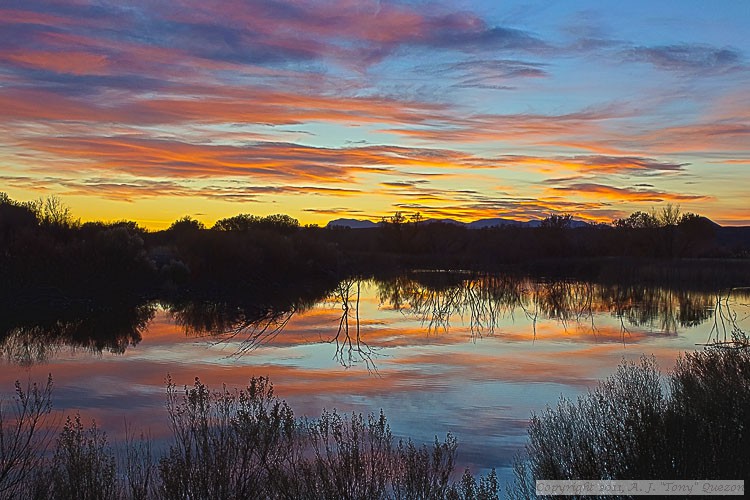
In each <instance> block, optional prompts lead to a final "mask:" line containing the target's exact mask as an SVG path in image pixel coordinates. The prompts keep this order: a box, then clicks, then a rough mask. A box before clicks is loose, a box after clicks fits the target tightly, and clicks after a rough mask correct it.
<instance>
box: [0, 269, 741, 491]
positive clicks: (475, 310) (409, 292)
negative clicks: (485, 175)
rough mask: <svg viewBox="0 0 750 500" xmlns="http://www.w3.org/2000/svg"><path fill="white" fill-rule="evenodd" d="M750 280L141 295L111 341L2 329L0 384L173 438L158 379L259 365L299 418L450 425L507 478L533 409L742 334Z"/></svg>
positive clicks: (441, 278)
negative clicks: (195, 298) (38, 390)
mask: <svg viewBox="0 0 750 500" xmlns="http://www.w3.org/2000/svg"><path fill="white" fill-rule="evenodd" d="M747 292H748V291H747V290H733V291H729V290H713V291H701V292H696V291H676V290H671V289H669V288H666V287H646V286H633V285H629V286H616V285H601V284H591V283H580V282H572V281H558V282H545V281H538V280H517V279H510V278H505V277H500V276H489V277H481V278H476V277H469V276H468V275H445V274H438V273H432V274H431V273H423V274H415V275H412V276H410V277H402V278H398V279H395V280H387V281H375V280H349V281H346V282H343V283H342V284H340V285H339V287H338V288H337V289H335V290H333V291H331V292H330V294H328V296H326V297H323V298H321V299H320V300H319V301H317V302H315V303H308V304H295V305H294V307H291V308H287V309H289V310H274V311H271V310H266V311H254V312H253V313H252V314H249V313H248V311H247V310H243V309H242V308H241V307H238V306H232V305H227V304H211V303H201V304H187V305H185V304H183V305H180V306H175V305H167V304H146V305H142V306H141V307H140V309H138V310H137V311H135V312H134V311H129V312H128V313H127V314H125V315H124V318H123V317H121V316H123V315H117V316H118V317H117V318H116V320H115V319H113V320H112V321H113V322H114V321H124V322H126V323H128V324H127V325H125V326H124V327H122V328H121V329H119V330H117V331H118V332H119V333H118V335H120V338H118V339H116V340H106V338H105V339H102V338H98V337H97V332H104V331H105V330H107V328H106V327H105V326H102V325H101V324H97V323H96V322H93V326H92V324H86V325H87V326H86V327H87V328H88V330H87V331H86V332H85V333H81V332H79V331H78V329H80V328H81V324H80V322H79V323H75V321H72V323H73V326H69V325H68V326H65V327H59V325H58V326H57V327H55V328H58V330H57V331H56V333H55V335H54V336H52V338H48V339H47V340H45V341H44V342H41V343H40V342H38V339H39V338H42V337H43V330H44V328H43V327H36V329H34V327H29V326H24V327H19V326H17V327H15V328H10V329H8V330H7V331H6V332H5V336H4V341H3V344H2V353H3V361H2V365H0V387H1V388H2V394H4V395H8V396H9V395H10V392H11V390H12V385H13V382H14V380H16V379H20V380H22V381H25V380H27V379H31V380H36V381H42V380H44V378H45V377H46V376H47V374H52V377H53V379H54V386H55V388H54V401H53V402H54V405H55V408H56V409H58V410H60V412H61V413H64V414H71V413H74V412H75V411H79V412H80V413H81V415H82V416H83V417H84V420H90V419H92V418H93V419H95V420H96V422H97V425H98V426H99V427H101V428H103V429H105V430H106V431H107V432H108V435H109V437H110V440H111V441H114V442H117V441H118V440H120V439H122V438H123V436H124V433H125V427H126V424H127V426H129V427H131V428H132V429H136V430H141V429H142V430H144V431H147V432H148V433H150V435H151V436H152V437H153V438H156V439H161V438H164V437H166V436H167V435H168V432H169V431H168V429H167V428H166V411H165V408H164V401H165V397H164V396H165V379H166V377H167V376H170V377H171V378H172V379H173V380H174V381H175V383H177V384H178V385H184V384H187V385H190V384H192V383H193V381H194V379H195V378H196V377H200V379H201V380H202V381H203V382H205V383H207V384H208V385H210V386H212V387H215V388H219V387H220V386H221V384H225V385H226V386H228V387H239V386H243V385H244V384H246V383H247V381H248V380H249V379H250V377H252V376H267V377H269V378H270V379H271V381H272V382H273V384H274V387H275V390H276V394H277V395H278V396H280V397H281V398H283V399H286V400H287V401H288V402H289V403H290V405H291V406H292V408H293V409H294V411H295V414H296V415H298V416H301V415H307V416H311V417H315V416H318V415H319V414H320V411H321V409H322V408H327V409H332V408H336V409H337V410H340V411H345V412H352V411H353V412H358V413H359V412H361V413H369V412H378V411H380V410H381V409H382V410H383V411H384V412H385V414H386V415H387V417H388V419H389V421H390V424H391V427H392V429H393V431H394V434H395V435H396V436H410V437H412V438H413V439H415V440H417V441H422V442H431V441H433V440H434V439H435V436H438V437H439V438H440V439H441V440H442V439H443V438H444V436H445V434H446V433H448V432H451V433H453V434H454V435H456V436H457V437H458V441H459V449H458V453H459V462H460V464H459V467H460V468H462V467H463V466H470V467H471V468H472V470H473V471H474V472H480V471H486V470H487V469H489V468H491V467H495V468H497V470H498V473H499V474H500V476H501V477H505V478H508V477H510V472H509V467H510V464H511V462H512V459H513V456H514V455H515V454H516V453H518V452H519V450H520V449H521V448H522V447H523V444H524V442H525V439H526V425H527V421H528V419H529V416H530V414H531V412H534V411H539V410H541V409H543V408H544V407H545V406H546V405H554V404H555V403H556V402H557V400H558V399H559V397H560V395H561V394H563V395H566V396H573V397H574V396H576V395H578V394H582V393H585V392H586V390H587V388H588V387H592V386H594V385H595V384H596V382H597V380H599V379H601V378H603V377H606V376H607V375H609V374H611V373H612V372H613V371H614V370H615V368H616V366H617V365H618V363H620V362H621V361H622V360H623V359H628V360H637V359H638V358H639V357H640V356H641V355H644V354H646V355H653V356H655V357H656V358H657V360H658V362H659V364H660V366H661V367H662V369H663V371H667V370H668V369H670V368H671V367H672V366H673V364H674V361H675V359H676V358H677V356H678V354H679V353H680V352H684V351H689V350H693V349H696V344H701V343H705V342H707V341H709V340H712V339H716V338H718V339H719V340H722V339H723V338H724V336H725V334H728V333H729V332H730V331H731V328H732V327H734V326H738V327H740V328H742V329H743V330H744V331H746V332H747V331H748V326H749V324H750V320H749V319H748V312H749V307H748V303H749V302H750V298H749V295H748V293H747ZM84 323H86V322H85V321H84ZM66 325H67V323H66ZM47 328H50V327H49V325H47ZM71 332H72V333H71ZM122 332H125V333H122ZM76 335H77V336H78V337H75V336H76ZM86 335H88V337H87V336H86ZM74 337H75V338H74ZM91 337H95V339H94V340H91ZM101 337H106V334H105V333H102V335H101ZM71 339H72V340H71ZM74 346H77V347H74ZM102 347H103V349H102ZM697 348H701V347H700V346H698V347H697ZM112 351H115V352H112Z"/></svg>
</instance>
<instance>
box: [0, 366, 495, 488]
mask: <svg viewBox="0 0 750 500" xmlns="http://www.w3.org/2000/svg"><path fill="white" fill-rule="evenodd" d="M51 389H52V381H51V380H49V381H48V382H47V384H46V386H44V387H41V386H32V387H30V388H28V389H27V390H26V389H23V388H22V387H21V386H20V385H19V384H17V385H16V398H15V405H14V410H15V411H14V412H11V414H10V415H9V414H8V413H7V412H3V413H2V414H0V416H2V419H0V498H3V499H5V498H7V499H11V498H13V499H14V498H39V499H43V498H44V499H46V498H59V499H78V500H88V499H92V500H93V499H103V500H108V499H147V498H159V499H188V498H196V499H198V498H205V499H246V498H288V499H305V498H309V499H329V498H337V499H338V498H342V499H362V500H365V499H391V498H393V499H397V498H398V499H412V498H415V499H416V498H422V499H436V500H437V499H491V498H497V497H498V489H499V488H498V481H497V477H496V476H495V472H494V471H492V472H490V473H489V474H488V475H487V476H484V477H480V478H478V479H476V478H475V477H473V476H472V475H471V473H470V472H469V471H468V470H466V471H465V473H464V474H463V476H461V478H460V479H458V480H455V478H454V468H455V457H456V448H457V442H456V439H455V438H454V437H453V436H451V435H450V434H449V435H448V436H446V438H445V440H444V441H439V440H438V439H437V438H436V439H435V442H434V444H433V445H431V446H426V445H423V446H418V445H416V444H414V443H413V442H412V441H411V440H406V441H404V440H399V441H396V440H394V438H393V436H392V434H391V430H390V427H389V425H388V422H387V420H386V417H385V415H383V414H382V413H381V414H380V415H369V416H367V417H364V416H362V415H361V414H360V415H357V414H352V415H350V416H347V415H342V414H340V413H338V412H336V411H324V412H323V414H322V415H321V417H320V418H318V419H307V418H296V417H295V416H294V413H293V411H292V409H291V408H290V407H289V406H288V405H287V404H286V403H285V402H284V401H282V400H280V399H278V398H277V397H276V396H274V394H273V387H272V385H271V383H270V382H269V381H268V380H267V379H265V378H257V379H256V378H253V379H252V380H251V381H250V383H249V385H248V387H247V388H246V389H242V390H235V391H229V390H227V389H226V388H223V389H222V390H220V391H211V390H210V389H209V388H208V387H206V386H205V385H204V384H202V383H201V382H200V381H199V380H198V379H196V381H195V384H194V385H193V386H192V387H185V388H184V390H181V389H178V388H177V387H176V386H175V385H174V384H172V383H171V382H170V384H169V385H168V387H167V413H168V418H169V424H170V427H171V429H172V440H171V443H170V445H169V448H168V450H167V451H166V452H165V453H164V454H162V455H160V456H157V454H156V453H155V452H154V450H153V448H152V444H151V443H150V441H149V440H148V439H147V438H145V437H143V436H141V438H140V439H132V438H131V439H128V442H127V443H126V447H125V451H124V453H122V452H121V453H118V454H116V453H115V452H114V450H113V448H112V447H111V446H110V444H109V443H108V441H107V437H106V434H105V432H104V431H103V430H101V429H99V428H98V427H97V426H96V424H92V425H91V426H90V427H86V426H85V425H84V424H83V423H82V421H81V417H80V416H79V415H75V416H73V417H68V418H67V420H66V421H65V423H64V425H63V427H62V430H61V432H60V433H59V435H58V436H57V438H56V439H54V436H53V435H52V434H51V431H50V429H51V428H53V422H50V415H51V413H50V409H51V404H50V396H51Z"/></svg>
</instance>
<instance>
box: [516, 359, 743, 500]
mask: <svg viewBox="0 0 750 500" xmlns="http://www.w3.org/2000/svg"><path fill="white" fill-rule="evenodd" d="M749 426H750V351H749V350H748V348H747V347H741V348H719V347H711V348H708V349H706V350H703V351H698V352H693V353H689V354H686V355H684V356H681V357H680V358H679V359H678V361H677V365H676V367H675V369H674V371H673V372H672V373H671V374H670V375H669V377H668V379H667V380H666V383H665V380H664V378H663V377H662V376H661V375H660V373H659V371H658V369H657V367H656V364H655V361H654V360H653V359H651V358H642V359H641V361H640V363H639V364H634V363H623V364H622V365H621V366H620V367H619V368H618V370H617V372H616V373H615V374H614V375H613V376H611V377H610V378H608V379H607V380H606V381H604V382H602V383H600V384H599V386H598V387H597V388H595V389H593V390H592V391H591V392H589V394H587V395H586V396H583V397H580V398H578V400H577V401H575V402H573V401H570V400H568V399H566V398H562V399H561V400H560V402H559V404H558V405H557V407H555V408H547V409H546V410H545V411H543V412H542V413H540V414H538V415H534V416H532V419H531V423H530V426H529V431H528V432H529V443H528V445H527V454H528V457H527V458H526V460H524V461H519V463H517V464H516V477H517V480H516V484H515V487H514V490H513V491H512V492H511V493H512V496H513V497H516V498H532V497H534V494H533V491H534V487H533V485H534V481H535V480H537V479H621V480H627V479H741V478H746V477H750V446H749V445H750V439H749V438H748V433H749V432H750V430H749V429H748V427H749Z"/></svg>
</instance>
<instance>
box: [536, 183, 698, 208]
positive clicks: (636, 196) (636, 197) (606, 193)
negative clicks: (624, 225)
mask: <svg viewBox="0 0 750 500" xmlns="http://www.w3.org/2000/svg"><path fill="white" fill-rule="evenodd" d="M549 191H550V192H560V193H569V194H576V195H579V196H585V197H592V198H605V199H610V200H616V201H619V202H652V203H660V202H663V201H695V200H709V199H711V197H710V196H705V195H690V194H677V193H667V192H664V191H656V190H650V189H633V188H616V187H612V186H606V185H603V184H594V183H579V184H571V185H569V186H566V187H554V188H550V190H549Z"/></svg>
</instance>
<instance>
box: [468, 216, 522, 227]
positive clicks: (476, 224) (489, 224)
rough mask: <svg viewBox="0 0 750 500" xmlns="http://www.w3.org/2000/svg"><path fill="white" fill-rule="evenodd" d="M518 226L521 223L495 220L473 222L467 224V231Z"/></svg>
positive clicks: (509, 220)
mask: <svg viewBox="0 0 750 500" xmlns="http://www.w3.org/2000/svg"><path fill="white" fill-rule="evenodd" d="M520 224H522V223H521V222H518V221H517V220H512V219H500V218H495V219H480V220H475V221H474V222H469V223H468V224H467V226H468V227H469V229H483V228H485V227H499V226H518V225H520Z"/></svg>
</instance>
